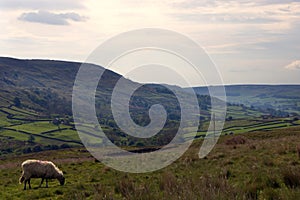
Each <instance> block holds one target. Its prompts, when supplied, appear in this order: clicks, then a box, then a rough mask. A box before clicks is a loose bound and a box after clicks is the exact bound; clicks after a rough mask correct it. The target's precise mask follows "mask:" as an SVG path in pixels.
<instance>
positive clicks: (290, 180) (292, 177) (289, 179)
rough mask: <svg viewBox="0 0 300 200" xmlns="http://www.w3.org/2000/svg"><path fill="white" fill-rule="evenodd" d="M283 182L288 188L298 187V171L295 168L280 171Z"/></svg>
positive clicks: (299, 184)
mask: <svg viewBox="0 0 300 200" xmlns="http://www.w3.org/2000/svg"><path fill="white" fill-rule="evenodd" d="M282 176H283V182H284V184H285V185H286V186H287V187H289V188H297V187H300V171H299V169H298V168H295V167H288V168H285V169H284V170H283V171H282Z"/></svg>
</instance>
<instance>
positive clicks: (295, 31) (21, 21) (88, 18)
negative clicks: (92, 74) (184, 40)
mask: <svg viewBox="0 0 300 200" xmlns="http://www.w3.org/2000/svg"><path fill="white" fill-rule="evenodd" d="M0 27H1V31H0V56H11V57H17V58H45V59H60V60H72V61H84V60H85V59H86V58H87V57H88V55H89V54H90V53H91V52H92V51H93V50H94V49H95V48H96V47H97V46H98V45H99V44H101V43H102V42H103V41H105V40H106V39H109V38H110V37H112V36H114V35H117V34H119V33H122V32H125V31H129V30H132V29H139V28H147V27H153V28H165V29H169V30H174V31H176V32H179V33H182V34H185V35H187V36H189V37H190V38H192V39H193V40H195V41H196V42H197V43H199V44H200V45H201V46H202V47H203V48H205V50H206V51H207V52H208V54H209V55H210V56H211V58H212V59H213V61H214V62H215V64H216V65H217V66H218V67H219V69H220V72H221V73H222V76H223V80H224V82H225V84H240V83H252V84H256V83H269V84H275V83H277V84H300V36H299V35H300V1H299V0H298V1H292V0H285V1H279V0H231V1H224V0H222V1H221V0H175V1H169V0H151V1H150V0H149V1H148V0H144V1H140V0H111V1H99V0H0Z"/></svg>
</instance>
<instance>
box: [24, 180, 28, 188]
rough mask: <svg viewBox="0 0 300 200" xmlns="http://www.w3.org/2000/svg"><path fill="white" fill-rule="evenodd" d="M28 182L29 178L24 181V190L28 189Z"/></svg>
mask: <svg viewBox="0 0 300 200" xmlns="http://www.w3.org/2000/svg"><path fill="white" fill-rule="evenodd" d="M26 183H27V180H25V181H24V190H26Z"/></svg>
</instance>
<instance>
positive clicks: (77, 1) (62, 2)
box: [0, 0, 85, 10]
mask: <svg viewBox="0 0 300 200" xmlns="http://www.w3.org/2000/svg"><path fill="white" fill-rule="evenodd" d="M82 2H84V1H81V0H1V1H0V10H15V9H30V10H45V9H47V10H68V9H82V8H85V6H84V5H83V4H82Z"/></svg>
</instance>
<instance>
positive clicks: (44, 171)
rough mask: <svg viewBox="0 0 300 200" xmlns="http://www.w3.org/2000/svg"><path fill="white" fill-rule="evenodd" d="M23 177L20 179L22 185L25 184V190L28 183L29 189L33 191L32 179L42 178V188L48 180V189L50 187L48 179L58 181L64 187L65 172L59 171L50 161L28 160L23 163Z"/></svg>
mask: <svg viewBox="0 0 300 200" xmlns="http://www.w3.org/2000/svg"><path fill="white" fill-rule="evenodd" d="M22 171H23V172H22V176H21V177H20V179H19V182H20V184H21V183H23V181H25V182H24V190H26V183H27V182H28V185H29V189H31V185H30V179H31V178H41V179H42V181H41V183H40V186H39V187H41V185H42V184H43V182H44V179H46V187H48V179H57V180H58V181H59V183H60V184H61V185H64V183H65V178H64V175H63V172H62V171H61V170H59V169H58V168H57V167H56V166H55V165H54V164H53V163H52V162H50V161H41V160H26V161H24V162H23V163H22Z"/></svg>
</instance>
